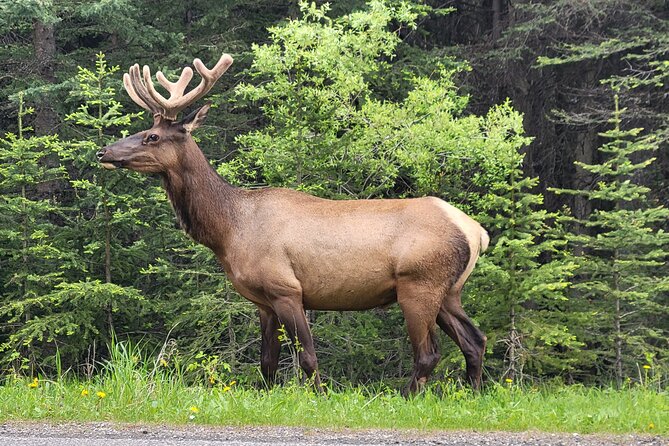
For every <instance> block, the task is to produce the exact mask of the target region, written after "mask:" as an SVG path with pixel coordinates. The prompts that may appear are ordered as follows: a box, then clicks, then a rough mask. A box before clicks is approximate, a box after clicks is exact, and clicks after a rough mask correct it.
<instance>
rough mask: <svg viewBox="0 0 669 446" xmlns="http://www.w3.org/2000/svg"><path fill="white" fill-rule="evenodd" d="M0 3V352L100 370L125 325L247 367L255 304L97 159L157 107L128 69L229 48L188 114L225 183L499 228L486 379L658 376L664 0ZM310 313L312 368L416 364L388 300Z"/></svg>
mask: <svg viewBox="0 0 669 446" xmlns="http://www.w3.org/2000/svg"><path fill="white" fill-rule="evenodd" d="M0 12H1V14H0V38H1V42H2V44H1V46H0V60H1V61H2V63H1V64H0V95H1V96H2V98H4V99H3V101H2V102H1V105H0V126H1V128H2V130H3V131H2V134H3V135H2V139H1V140H0V194H1V195H0V369H1V370H3V372H4V373H18V374H30V373H34V372H35V370H40V371H41V372H42V373H46V374H48V373H51V372H53V371H55V370H56V369H60V368H67V369H72V370H74V371H75V372H76V373H80V374H82V375H90V374H92V373H94V372H95V370H96V366H97V364H99V361H101V360H102V359H104V358H105V355H107V354H108V351H107V348H108V347H107V346H108V344H109V343H110V342H111V340H112V339H113V338H116V339H121V340H124V339H131V340H133V341H134V342H137V343H140V344H142V345H143V346H144V347H145V348H146V349H148V350H150V351H156V352H158V353H159V354H160V355H161V357H164V358H168V359H170V360H171V361H172V362H174V361H177V362H178V361H181V362H182V363H184V364H189V365H191V366H192V367H191V369H192V371H193V375H194V376H198V374H201V375H202V377H205V376H206V375H207V374H209V375H211V373H213V371H217V372H216V373H219V374H226V373H229V374H231V375H233V376H235V377H239V376H242V377H243V378H242V379H243V380H247V381H250V382H257V381H259V380H260V375H259V373H258V365H257V363H258V359H259V344H260V332H259V328H258V323H257V319H258V316H257V314H256V312H255V307H253V305H251V304H249V303H248V302H246V301H245V300H244V299H243V298H241V297H240V296H239V295H237V294H236V292H235V291H234V290H233V289H232V286H231V285H230V284H229V283H228V282H227V280H226V278H225V275H224V274H223V273H222V271H221V269H220V267H219V266H217V264H216V263H215V260H214V258H213V256H212V255H211V254H210V252H209V251H208V250H207V249H205V248H203V247H201V246H198V245H195V244H194V243H193V242H192V241H191V240H190V239H189V238H188V237H187V236H186V235H185V234H183V233H182V231H181V230H180V229H179V227H178V224H177V223H176V219H175V217H174V215H173V212H172V210H171V209H170V206H169V203H168V201H167V199H166V197H165V194H164V191H163V190H162V188H161V187H160V182H159V180H158V179H156V178H153V177H150V176H142V175H139V174H135V173H131V172H127V171H122V172H121V171H113V172H109V171H105V170H103V169H102V168H101V167H100V166H99V165H98V163H97V160H96V157H95V153H96V152H97V150H98V149H99V148H100V147H102V146H104V145H106V144H108V143H110V142H112V141H114V140H116V139H118V138H119V137H121V136H122V135H124V134H129V133H134V132H136V131H140V130H143V129H146V128H148V127H149V126H150V125H151V117H150V116H147V113H140V111H141V110H140V109H139V108H138V107H137V106H136V105H135V104H134V103H133V102H132V101H131V100H130V98H129V97H128V96H127V94H126V93H125V91H124V89H123V85H122V75H123V73H124V72H126V71H127V69H128V68H129V67H130V66H131V65H133V64H135V63H139V64H140V65H142V64H147V65H150V66H151V68H152V70H153V71H154V72H155V71H157V70H162V71H163V72H164V73H165V74H166V75H167V76H168V77H176V76H177V75H178V73H179V72H180V70H181V68H182V67H184V66H189V65H191V64H192V61H193V59H194V58H196V57H197V58H200V59H202V60H203V61H204V62H205V64H207V65H208V66H211V65H210V64H213V63H215V61H216V60H218V58H219V57H220V55H221V54H222V53H230V54H231V55H232V56H233V57H234V58H235V62H234V64H233V66H232V68H231V69H230V70H229V71H228V72H227V73H226V74H225V75H224V76H223V77H222V78H221V79H220V81H219V82H218V84H217V85H216V86H215V87H214V89H213V90H212V92H210V94H209V96H208V100H209V101H211V102H212V103H213V109H212V111H211V112H210V113H209V117H208V120H207V122H206V125H205V126H204V127H203V128H201V129H199V130H198V131H197V133H196V135H195V136H196V138H197V139H198V142H199V144H200V147H201V148H202V149H203V151H204V152H205V154H206V155H207V157H208V158H209V159H210V160H211V161H212V164H213V165H214V167H215V168H216V169H217V170H218V172H219V173H220V174H221V175H223V176H224V177H225V178H226V179H227V180H228V181H229V182H231V183H233V184H235V185H239V186H243V187H252V188H256V187H264V186H285V187H290V188H295V189H299V190H303V191H307V192H309V193H312V194H315V195H318V196H322V197H327V198H336V199H352V198H363V199H364V198H405V197H416V196H425V195H433V196H438V197H441V198H443V199H445V200H447V201H449V202H450V203H452V204H454V205H456V206H458V207H459V208H461V209H463V210H465V211H466V212H468V213H469V214H470V215H472V216H474V217H475V218H476V219H477V220H478V221H480V222H481V224H483V226H484V227H486V228H487V229H488V231H489V232H490V235H491V238H492V241H491V245H490V249H489V250H488V251H487V252H486V253H485V254H484V255H483V256H482V258H481V259H480V261H479V264H478V266H477V268H476V270H475V273H474V276H473V277H472V279H471V280H470V282H469V284H468V285H467V287H466V288H465V296H463V304H464V307H465V309H466V310H467V312H468V313H469V314H470V315H471V316H472V318H473V319H474V320H475V322H476V323H477V325H478V326H479V327H480V328H481V329H482V330H483V331H484V332H486V334H487V335H488V351H487V355H486V362H485V364H486V372H485V374H486V379H489V380H504V379H513V380H515V381H521V382H522V381H528V382H535V381H542V380H552V379H555V380H558V381H564V382H569V383H571V382H583V383H588V384H592V383H599V384H601V383H615V384H617V385H618V386H622V385H624V384H625V383H626V382H631V381H634V382H638V381H641V380H643V379H644V378H645V377H647V376H648V374H652V375H653V376H656V377H658V379H661V378H659V377H662V376H666V375H667V371H669V362H668V359H667V354H668V352H669V344H668V342H667V339H669V337H668V334H669V317H668V316H669V279H668V273H669V266H667V264H666V259H667V255H668V254H669V235H668V234H667V232H666V231H667V230H668V229H669V227H668V226H669V224H668V217H669V210H668V206H669V145H668V139H669V131H668V126H667V123H669V119H668V110H669V94H668V92H669V90H668V89H667V86H666V82H667V81H668V80H669V55H668V53H669V22H668V20H667V19H668V16H669V3H667V1H666V0H638V1H629V0H628V1H625V0H590V1H580V0H579V1H569V0H553V1H534V0H517V1H509V0H468V1H460V0H450V1H448V0H444V1H433V0H426V1H413V2H411V1H406V2H404V1H397V0H387V1H377V0H371V1H363V0H342V1H333V2H330V3H329V4H327V3H324V2H320V1H319V2H315V3H309V2H298V1H249V0H226V1H212V0H193V1H189V2H159V1H155V0H137V1H129V0H72V1H65V0H21V1H12V0H0ZM315 267H317V266H315ZM308 317H309V319H310V322H311V323H312V326H313V331H314V336H315V338H316V344H317V352H318V355H319V360H320V367H321V369H322V372H323V374H324V375H325V377H326V379H328V380H331V381H332V382H335V383H348V382H354V383H368V382H378V381H386V382H387V381H394V380H397V379H400V380H404V378H405V377H406V376H407V375H408V374H409V373H410V370H411V361H412V355H411V349H410V344H409V342H408V339H407V336H406V330H405V329H404V322H403V319H402V316H401V313H400V312H399V309H398V308H397V307H396V306H395V307H391V308H389V309H385V310H373V311H369V312H364V313H349V312H346V313H340V312H314V311H310V312H308ZM287 347H289V346H287ZM441 348H442V350H443V353H444V357H443V359H442V361H441V362H440V364H439V366H438V367H437V371H436V373H437V375H438V376H440V377H442V378H444V377H450V378H454V379H458V378H460V377H461V376H462V370H463V365H464V360H463V359H462V356H461V354H460V352H459V351H458V350H457V347H455V345H454V344H453V343H452V342H451V341H450V340H449V339H447V338H446V337H445V336H442V339H441ZM288 350H290V348H284V353H285V352H287V351H288ZM284 356H285V358H284V359H283V361H282V366H283V369H282V370H283V371H284V374H285V375H286V376H290V374H291V373H292V372H293V364H292V362H291V358H289V357H288V355H284ZM194 379H197V378H194ZM665 380H666V378H665ZM205 381H206V380H205ZM665 385H666V381H665Z"/></svg>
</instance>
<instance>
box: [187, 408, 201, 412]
mask: <svg viewBox="0 0 669 446" xmlns="http://www.w3.org/2000/svg"><path fill="white" fill-rule="evenodd" d="M188 410H190V411H191V413H200V409H198V408H197V407H196V406H190V407H189V408H188Z"/></svg>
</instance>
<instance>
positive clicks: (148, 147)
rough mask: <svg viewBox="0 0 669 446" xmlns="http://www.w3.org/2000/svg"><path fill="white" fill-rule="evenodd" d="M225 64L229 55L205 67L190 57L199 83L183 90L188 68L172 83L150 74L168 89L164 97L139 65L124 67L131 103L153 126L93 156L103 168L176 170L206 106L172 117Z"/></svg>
mask: <svg viewBox="0 0 669 446" xmlns="http://www.w3.org/2000/svg"><path fill="white" fill-rule="evenodd" d="M231 64H232V57H231V56H230V55H228V54H223V56H221V58H220V59H219V61H218V63H217V64H216V66H214V68H212V69H211V70H209V69H207V67H205V66H204V64H203V63H202V61H201V60H200V59H195V60H194V61H193V65H194V66H195V69H196V70H197V72H198V73H200V76H201V77H202V81H201V82H200V84H199V85H198V86H197V87H195V88H194V89H192V90H191V91H189V92H188V93H186V87H188V83H189V82H190V80H191V79H192V78H193V70H192V69H191V68H190V67H186V68H184V69H183V71H182V72H181V76H180V77H179V80H178V81H176V82H170V81H168V80H167V78H166V77H165V76H164V75H163V73H162V72H160V71H158V72H157V73H156V78H157V79H158V82H159V83H160V85H162V86H163V87H164V88H165V90H167V91H168V92H169V93H170V97H169V99H165V97H163V96H162V95H161V94H160V93H159V92H158V91H156V89H155V87H154V85H153V81H152V79H151V71H150V70H149V67H148V66H146V65H144V68H143V69H142V73H141V75H140V69H139V65H138V64H135V65H133V66H132V67H130V70H129V71H128V73H125V74H124V75H123V85H124V86H125V89H126V91H127V92H128V94H129V95H130V97H131V98H132V100H133V101H135V102H136V103H137V104H138V105H139V106H141V107H142V108H144V109H146V110H148V111H150V112H151V113H152V114H153V126H152V127H151V128H150V129H148V130H145V131H143V132H139V133H135V134H134V135H131V136H128V137H127V138H124V139H121V140H120V141H117V142H115V143H114V144H111V145H109V146H107V147H104V148H103V149H101V150H100V151H99V152H98V153H97V155H98V159H99V161H100V163H101V164H102V166H103V167H105V168H107V169H115V168H118V167H125V168H127V169H131V170H136V171H138V172H147V173H164V172H166V171H168V170H170V169H173V168H176V167H177V166H178V165H179V164H180V160H181V158H182V157H183V156H184V153H185V152H186V151H187V149H188V148H189V147H190V146H194V145H195V141H194V140H193V138H192V137H191V132H192V131H193V130H194V129H195V128H197V127H198V126H200V124H202V122H204V120H205V118H206V117H207V112H208V111H209V104H207V105H204V106H203V107H201V108H199V109H197V110H195V111H194V112H192V113H191V114H189V115H188V116H186V117H185V118H183V119H182V120H181V121H177V120H176V118H177V115H178V114H179V112H180V111H182V110H183V109H185V108H186V107H188V106H189V105H191V104H193V103H194V102H195V101H197V100H198V99H200V98H201V97H202V96H204V95H205V94H207V92H208V91H209V90H211V88H212V87H213V86H214V84H215V83H216V81H217V80H218V79H219V78H220V77H221V76H222V75H223V73H225V72H226V70H227V69H228V68H229V67H230V65H231Z"/></svg>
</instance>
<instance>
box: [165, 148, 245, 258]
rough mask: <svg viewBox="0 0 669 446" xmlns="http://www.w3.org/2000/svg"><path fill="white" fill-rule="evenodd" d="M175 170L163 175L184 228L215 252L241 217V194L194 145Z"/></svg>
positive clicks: (185, 153)
mask: <svg viewBox="0 0 669 446" xmlns="http://www.w3.org/2000/svg"><path fill="white" fill-rule="evenodd" d="M184 149H185V150H184V153H183V156H182V159H181V163H180V165H179V166H178V168H176V169H168V170H167V171H166V172H164V173H162V174H161V175H162V178H163V185H164V187H165V190H166V192H167V196H168V197H169V199H170V202H171V203H172V207H173V209H174V212H175V213H176V216H177V219H178V220H179V223H180V224H181V227H182V228H183V229H184V230H185V231H186V232H187V233H188V234H189V235H190V236H191V237H192V238H193V239H194V240H195V241H197V242H199V243H202V244H203V245H205V246H207V247H209V248H211V249H212V250H214V251H221V250H223V249H224V244H225V241H226V240H227V238H228V234H229V233H230V231H231V230H232V228H233V226H234V224H235V220H236V217H237V216H238V201H239V199H240V198H241V190H240V189H238V188H236V187H234V186H232V185H231V184H229V183H228V182H227V181H225V180H224V179H223V178H222V177H221V176H220V175H218V173H216V171H215V170H214V169H213V167H212V166H211V165H210V164H209V162H208V161H207V159H206V158H205V156H204V154H203V153H202V151H201V150H200V148H199V147H198V146H197V144H196V143H195V142H193V141H190V142H189V144H187V147H185V148H184Z"/></svg>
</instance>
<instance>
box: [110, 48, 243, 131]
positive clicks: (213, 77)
mask: <svg viewBox="0 0 669 446" xmlns="http://www.w3.org/2000/svg"><path fill="white" fill-rule="evenodd" d="M193 65H194V66H195V69H196V70H197V72H198V73H200V76H202V80H201V81H200V84H199V85H198V86H197V87H195V88H193V89H192V90H191V91H189V92H188V93H187V94H185V93H186V87H188V83H189V82H190V80H191V79H192V78H193V70H192V69H191V68H190V67H186V68H184V69H183V71H181V76H179V80H178V81H176V82H170V81H168V80H167V78H166V77H165V76H164V75H163V73H162V72H161V71H158V72H157V73H156V78H157V79H158V82H160V85H162V86H163V87H164V88H165V90H167V91H168V92H169V93H170V98H169V99H165V98H164V97H163V95H161V94H160V93H158V92H157V91H156V89H155V88H154V86H153V80H152V79H151V70H150V69H149V67H148V66H146V65H144V68H143V70H142V75H143V76H140V72H139V65H138V64H135V65H133V66H132V67H130V70H129V71H128V73H125V74H124V75H123V85H124V86H125V89H126V91H127V92H128V94H129V95H130V97H131V98H132V100H133V101H135V102H136V103H137V105H139V106H140V107H142V108H144V109H146V110H149V111H150V112H152V113H153V114H154V115H155V114H159V115H161V116H162V117H164V118H165V119H169V120H171V121H174V120H176V118H177V114H178V113H179V112H180V111H181V110H183V109H184V108H186V107H188V106H189V105H190V104H192V103H193V102H195V101H197V100H198V99H200V98H201V97H202V96H204V95H205V94H207V92H208V91H209V90H211V87H213V86H214V84H215V83H216V81H217V80H218V78H220V77H221V76H222V75H223V73H225V72H226V71H227V69H228V68H230V65H232V57H231V56H230V55H229V54H223V55H222V56H221V58H220V59H219V61H218V63H217V64H216V66H214V68H212V69H211V70H209V69H208V68H207V67H205V66H204V64H203V63H202V61H201V60H200V59H195V60H194V61H193Z"/></svg>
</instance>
